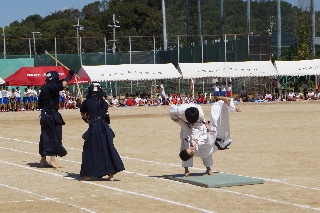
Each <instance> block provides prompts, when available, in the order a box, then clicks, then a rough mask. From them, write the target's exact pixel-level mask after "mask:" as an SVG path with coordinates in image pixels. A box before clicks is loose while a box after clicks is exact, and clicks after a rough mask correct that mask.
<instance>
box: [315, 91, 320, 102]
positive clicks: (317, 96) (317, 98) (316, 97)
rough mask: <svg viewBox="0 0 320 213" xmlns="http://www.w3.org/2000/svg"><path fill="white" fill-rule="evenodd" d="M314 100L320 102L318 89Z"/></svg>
mask: <svg viewBox="0 0 320 213" xmlns="http://www.w3.org/2000/svg"><path fill="white" fill-rule="evenodd" d="M314 100H320V93H319V91H318V89H316V93H315V94H314Z"/></svg>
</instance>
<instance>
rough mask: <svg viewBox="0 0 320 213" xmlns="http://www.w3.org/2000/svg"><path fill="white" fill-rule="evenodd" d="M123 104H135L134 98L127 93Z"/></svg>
mask: <svg viewBox="0 0 320 213" xmlns="http://www.w3.org/2000/svg"><path fill="white" fill-rule="evenodd" d="M123 104H124V106H134V100H133V98H132V97H131V96H130V95H127V97H126V98H125V100H124V103H123Z"/></svg>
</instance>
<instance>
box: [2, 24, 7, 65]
mask: <svg viewBox="0 0 320 213" xmlns="http://www.w3.org/2000/svg"><path fill="white" fill-rule="evenodd" d="M4 28H5V27H4ZM4 28H2V32H3V33H2V36H3V58H4V59H6V58H7V52H6V34H5V33H4Z"/></svg>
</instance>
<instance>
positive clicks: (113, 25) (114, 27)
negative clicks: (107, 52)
mask: <svg viewBox="0 0 320 213" xmlns="http://www.w3.org/2000/svg"><path fill="white" fill-rule="evenodd" d="M117 24H119V22H118V21H117V20H116V15H115V14H113V15H112V25H111V24H109V25H108V27H111V28H112V30H113V39H112V41H113V47H112V53H115V52H116V29H117V28H119V27H120V26H117Z"/></svg>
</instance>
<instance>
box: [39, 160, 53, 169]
mask: <svg viewBox="0 0 320 213" xmlns="http://www.w3.org/2000/svg"><path fill="white" fill-rule="evenodd" d="M40 163H41V164H42V165H43V166H44V167H51V165H50V164H49V163H48V162H47V160H46V158H41V160H40Z"/></svg>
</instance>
